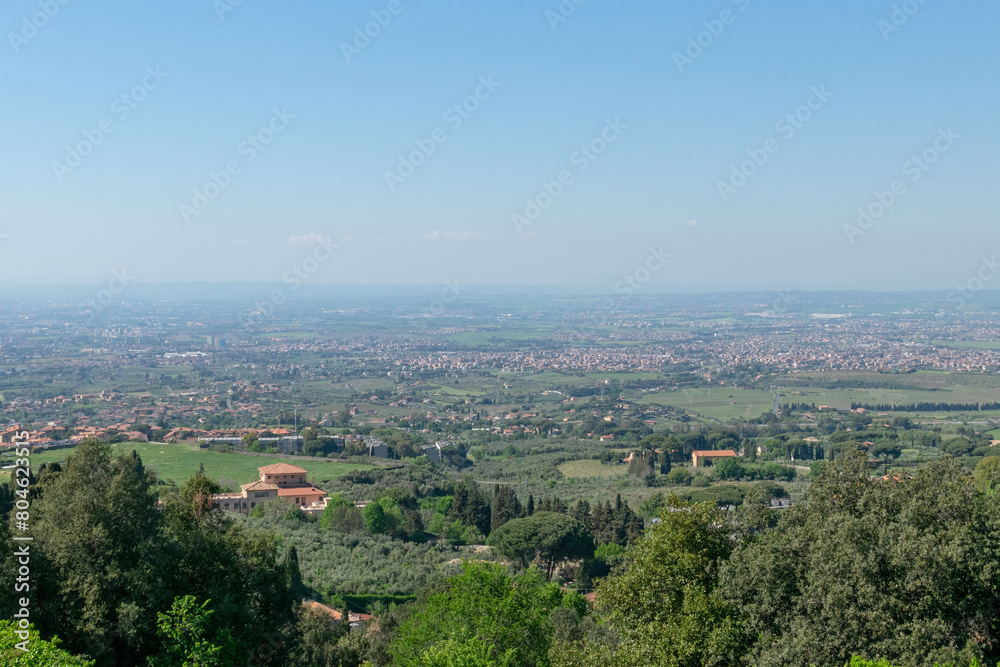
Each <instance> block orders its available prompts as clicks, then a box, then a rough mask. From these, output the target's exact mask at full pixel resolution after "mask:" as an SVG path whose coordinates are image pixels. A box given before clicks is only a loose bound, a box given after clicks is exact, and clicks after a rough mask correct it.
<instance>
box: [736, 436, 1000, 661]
mask: <svg viewBox="0 0 1000 667" xmlns="http://www.w3.org/2000/svg"><path fill="white" fill-rule="evenodd" d="M998 531H1000V507H998V505H997V503H996V500H995V498H993V497H990V496H987V495H985V494H981V493H978V492H977V491H976V490H975V487H974V483H973V479H972V477H971V475H969V473H968V472H967V471H966V470H965V469H964V468H963V467H962V466H961V465H960V464H958V463H956V462H955V461H953V460H950V459H945V460H941V461H936V462H934V463H931V464H929V465H926V466H923V467H921V468H918V469H917V470H916V471H915V472H914V474H913V478H912V479H909V478H906V477H900V478H898V479H890V480H889V481H882V480H880V479H876V480H873V479H871V478H870V476H869V470H868V466H867V456H865V455H864V454H858V455H855V456H852V457H845V458H842V459H838V460H837V461H835V462H832V463H827V464H826V465H825V466H824V467H823V472H822V474H821V476H820V477H819V478H818V479H817V480H816V481H814V482H813V484H812V486H811V487H810V489H809V501H808V502H807V503H804V504H799V505H797V506H796V507H793V508H792V509H790V510H783V511H782V516H781V520H780V522H779V523H778V525H777V527H776V528H774V529H773V530H766V531H763V532H760V533H758V534H757V535H756V536H755V537H753V538H752V539H749V540H747V541H746V542H745V543H744V544H743V545H741V546H740V547H738V548H737V549H736V551H735V552H734V553H733V555H732V557H731V558H730V560H729V562H728V563H727V564H726V565H725V567H723V568H722V571H721V575H720V588H719V590H720V592H721V594H722V596H723V597H724V598H725V599H726V600H727V601H729V602H730V603H731V604H732V605H733V606H734V609H735V613H736V615H737V617H738V618H739V619H740V621H741V623H742V624H743V626H744V627H745V630H746V632H747V633H748V635H749V636H751V637H757V638H759V639H758V640H757V641H756V642H755V643H754V644H753V646H752V647H750V651H749V653H748V655H747V656H746V658H745V662H746V664H754V665H758V666H759V667H777V666H778V665H791V664H811V665H817V666H818V667H840V666H841V665H844V664H845V663H846V662H847V661H848V660H850V659H851V657H852V656H860V657H863V658H866V659H881V658H886V659H888V660H891V661H893V662H901V663H904V664H927V665H931V664H934V663H935V662H940V663H942V664H946V663H958V662H965V663H968V662H970V661H971V660H972V659H973V658H976V659H979V660H983V659H984V658H985V659H987V660H988V661H989V663H988V664H993V663H995V662H997V660H998V659H1000V623H998V619H997V615H996V611H995V610H996V609H997V608H1000V582H998V580H997V579H996V577H995V576H993V575H992V574H987V572H992V571H993V568H994V567H995V564H996V563H997V562H998V561H1000V532H998Z"/></svg>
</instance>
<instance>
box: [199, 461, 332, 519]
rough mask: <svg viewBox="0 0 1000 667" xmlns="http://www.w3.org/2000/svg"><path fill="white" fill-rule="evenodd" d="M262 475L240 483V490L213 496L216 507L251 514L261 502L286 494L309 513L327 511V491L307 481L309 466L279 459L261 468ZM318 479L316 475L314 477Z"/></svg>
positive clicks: (225, 510)
mask: <svg viewBox="0 0 1000 667" xmlns="http://www.w3.org/2000/svg"><path fill="white" fill-rule="evenodd" d="M257 470H258V472H259V473H260V479H259V480H257V481H255V482H250V483H249V484H242V485H240V492H239V493H217V494H215V495H213V496H212V500H213V502H214V504H215V508H216V509H218V510H221V511H223V512H236V513H237V514H249V513H250V510H252V509H253V508H254V507H256V506H257V505H259V504H260V503H263V502H267V501H268V500H274V499H276V498H286V499H288V500H290V501H291V502H293V503H295V505H296V507H298V508H299V509H300V510H302V511H303V512H307V513H309V514H315V513H317V510H318V511H319V512H322V511H323V508H324V507H325V506H326V504H325V502H324V501H325V500H326V497H327V495H326V491H324V490H323V489H318V488H316V487H315V486H313V484H310V483H309V482H307V481H306V475H307V473H306V470H305V469H304V468H300V467H298V466H293V465H290V464H288V463H275V464H274V465H269V466H264V467H262V468H258V469H257ZM313 482H315V477H314V478H313Z"/></svg>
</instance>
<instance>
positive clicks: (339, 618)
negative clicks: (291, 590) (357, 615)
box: [302, 600, 344, 627]
mask: <svg viewBox="0 0 1000 667" xmlns="http://www.w3.org/2000/svg"><path fill="white" fill-rule="evenodd" d="M302 606H303V607H306V608H307V609H310V610H312V611H315V612H318V613H320V614H323V615H325V616H327V617H329V619H330V625H332V626H334V627H336V626H338V625H340V624H341V623H342V622H343V620H344V615H343V614H341V613H340V612H339V611H337V610H336V609H334V608H333V607H328V606H326V605H325V604H323V603H322V602H317V601H316V600H303V601H302Z"/></svg>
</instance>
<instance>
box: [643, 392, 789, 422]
mask: <svg viewBox="0 0 1000 667" xmlns="http://www.w3.org/2000/svg"><path fill="white" fill-rule="evenodd" d="M638 402H639V403H641V404H649V403H657V404H659V405H670V406H673V407H675V408H685V409H688V410H691V411H692V412H697V413H698V414H700V415H704V416H706V417H710V418H713V419H733V418H736V417H741V418H743V419H751V418H755V417H759V416H760V415H762V414H763V413H765V412H770V410H771V407H772V406H773V405H774V396H773V395H772V394H771V392H769V391H756V390H752V389H730V388H727V387H719V388H713V389H686V390H684V391H672V392H661V393H656V394H648V395H646V396H643V397H642V398H641V399H639V401H638Z"/></svg>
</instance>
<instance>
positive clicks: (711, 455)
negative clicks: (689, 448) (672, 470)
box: [691, 449, 736, 459]
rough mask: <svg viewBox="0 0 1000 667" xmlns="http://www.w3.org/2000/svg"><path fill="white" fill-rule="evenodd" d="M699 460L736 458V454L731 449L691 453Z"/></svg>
mask: <svg viewBox="0 0 1000 667" xmlns="http://www.w3.org/2000/svg"><path fill="white" fill-rule="evenodd" d="M691 453H692V454H694V455H695V456H697V457H698V458H700V459H715V458H721V457H730V456H736V452H734V451H733V450H731V449H716V450H697V449H696V450H695V451H693V452H691Z"/></svg>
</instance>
